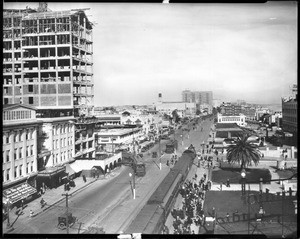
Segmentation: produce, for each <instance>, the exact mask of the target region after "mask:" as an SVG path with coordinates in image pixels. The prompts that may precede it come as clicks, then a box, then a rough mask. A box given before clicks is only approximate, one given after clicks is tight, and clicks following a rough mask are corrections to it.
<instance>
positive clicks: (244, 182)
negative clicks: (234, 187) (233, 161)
mask: <svg viewBox="0 0 300 239" xmlns="http://www.w3.org/2000/svg"><path fill="white" fill-rule="evenodd" d="M241 176H242V179H241V185H242V195H243V196H245V191H246V170H245V169H243V170H242V172H241Z"/></svg>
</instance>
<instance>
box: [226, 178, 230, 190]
mask: <svg viewBox="0 0 300 239" xmlns="http://www.w3.org/2000/svg"><path fill="white" fill-rule="evenodd" d="M226 187H229V188H230V182H229V179H227V183H226Z"/></svg>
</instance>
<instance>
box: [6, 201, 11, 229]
mask: <svg viewBox="0 0 300 239" xmlns="http://www.w3.org/2000/svg"><path fill="white" fill-rule="evenodd" d="M9 206H10V201H9V199H8V198H7V199H6V213H7V224H6V229H11V224H10V220H9Z"/></svg>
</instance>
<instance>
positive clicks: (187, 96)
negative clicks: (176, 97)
mask: <svg viewBox="0 0 300 239" xmlns="http://www.w3.org/2000/svg"><path fill="white" fill-rule="evenodd" d="M181 95H182V101H183V102H188V103H190V102H195V101H193V92H191V91H190V90H184V91H182V93H181Z"/></svg>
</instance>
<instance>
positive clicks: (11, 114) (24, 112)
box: [4, 110, 31, 120]
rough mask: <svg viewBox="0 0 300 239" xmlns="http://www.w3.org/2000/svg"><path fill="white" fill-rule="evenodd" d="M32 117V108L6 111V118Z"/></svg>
mask: <svg viewBox="0 0 300 239" xmlns="http://www.w3.org/2000/svg"><path fill="white" fill-rule="evenodd" d="M18 119H31V111H30V110H16V111H5V112H4V120H18Z"/></svg>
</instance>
